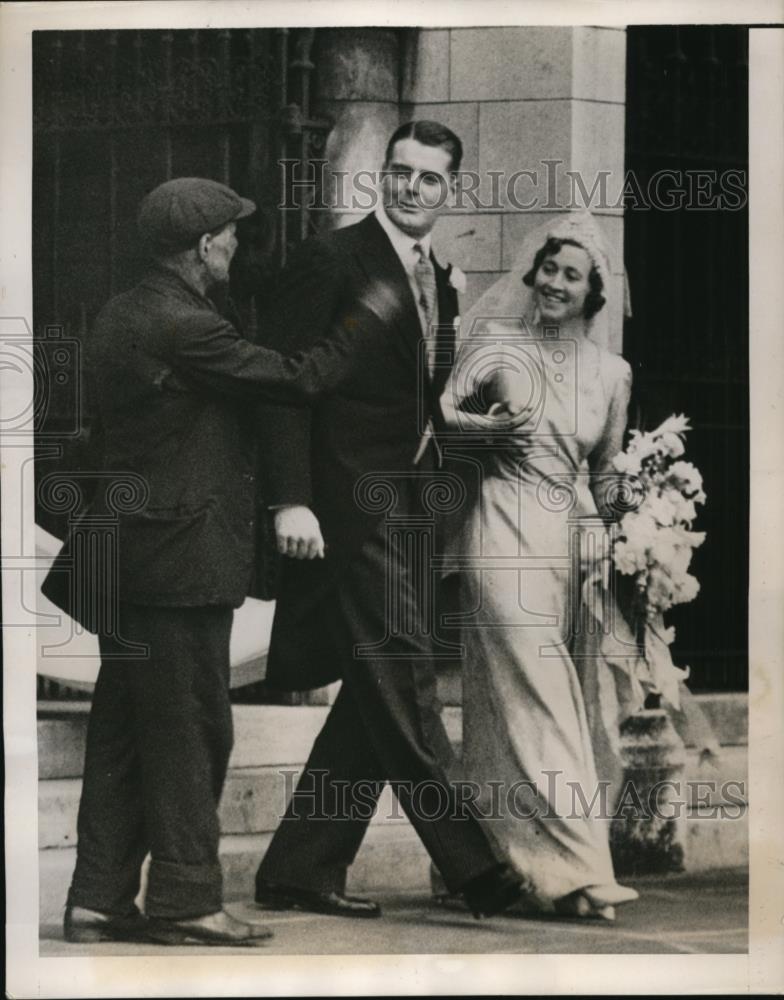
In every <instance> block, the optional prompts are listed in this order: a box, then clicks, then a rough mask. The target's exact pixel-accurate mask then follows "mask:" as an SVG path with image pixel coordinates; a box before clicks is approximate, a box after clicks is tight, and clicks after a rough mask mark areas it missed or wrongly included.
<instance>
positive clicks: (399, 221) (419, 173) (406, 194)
mask: <svg viewBox="0 0 784 1000" xmlns="http://www.w3.org/2000/svg"><path fill="white" fill-rule="evenodd" d="M451 162H452V157H451V156H450V154H449V153H448V152H447V150H446V149H444V148H443V147H442V146H425V145H424V144H423V143H421V142H419V141H418V140H417V139H399V140H398V141H397V142H396V143H395V145H394V146H393V147H392V156H391V158H390V160H389V162H388V163H386V164H385V165H384V176H383V179H382V182H381V193H382V196H383V199H384V210H385V211H386V213H387V216H388V217H389V218H390V219H391V220H392V222H394V224H395V225H396V226H397V227H398V229H402V230H403V232H404V233H408V235H409V236H414V237H421V236H425V235H426V234H427V233H429V232H430V230H431V229H432V228H433V226H434V225H435V223H436V219H437V218H438V216H439V215H441V214H442V212H444V211H445V210H446V209H447V208H448V207H449V205H450V203H451V197H452V194H453V192H454V181H453V179H452V178H451V177H450V176H449V168H450V166H451Z"/></svg>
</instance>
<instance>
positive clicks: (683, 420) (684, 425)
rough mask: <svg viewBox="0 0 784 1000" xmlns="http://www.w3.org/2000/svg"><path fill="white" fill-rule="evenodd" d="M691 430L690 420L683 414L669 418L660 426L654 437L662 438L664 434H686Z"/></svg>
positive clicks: (654, 432)
mask: <svg viewBox="0 0 784 1000" xmlns="http://www.w3.org/2000/svg"><path fill="white" fill-rule="evenodd" d="M690 430H691V426H690V425H689V418H688V417H686V416H684V415H683V414H682V413H681V414H678V415H676V414H673V415H672V416H671V417H667V419H666V420H665V421H664V423H661V424H659V426H658V427H657V428H656V430H655V431H653V432H652V434H653V436H654V437H660V436H661V435H662V434H685V433H686V431H690Z"/></svg>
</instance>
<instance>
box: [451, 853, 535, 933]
mask: <svg viewBox="0 0 784 1000" xmlns="http://www.w3.org/2000/svg"><path fill="white" fill-rule="evenodd" d="M461 891H462V893H463V898H464V899H465V901H466V903H467V904H468V908H469V910H470V911H471V912H472V913H473V915H474V916H475V917H476V918H477V920H480V919H481V918H482V917H492V916H495V915H496V914H497V913H501V912H503V911H504V910H507V909H509V907H510V906H513V905H514V904H515V903H518V902H520V900H521V899H523V897H524V895H525V886H524V884H523V882H522V880H521V879H520V877H519V876H518V875H515V874H514V872H513V871H512V870H511V869H510V868H509V867H508V866H507V865H504V864H500V865H498V866H497V867H496V868H491V869H490V871H488V872H485V873H484V874H482V875H478V876H477V877H476V878H472V879H471V881H470V882H468V883H467V884H466V885H464V886H463V888H462V890H461Z"/></svg>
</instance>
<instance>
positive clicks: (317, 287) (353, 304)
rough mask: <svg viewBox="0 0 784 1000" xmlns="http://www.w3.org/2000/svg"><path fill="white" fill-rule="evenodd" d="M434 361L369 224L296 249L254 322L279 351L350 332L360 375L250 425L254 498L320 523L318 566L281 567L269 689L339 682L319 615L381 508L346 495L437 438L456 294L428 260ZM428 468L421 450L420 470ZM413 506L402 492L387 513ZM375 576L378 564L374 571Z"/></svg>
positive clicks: (391, 258)
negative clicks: (256, 469) (260, 495)
mask: <svg viewBox="0 0 784 1000" xmlns="http://www.w3.org/2000/svg"><path fill="white" fill-rule="evenodd" d="M433 262H434V265H435V273H436V287H437V301H438V314H439V329H438V333H437V345H438V348H439V357H440V358H441V359H443V361H444V362H445V363H444V364H437V365H436V367H435V373H434V375H433V376H432V377H431V376H430V374H429V372H428V370H427V366H426V365H425V364H423V362H422V361H421V359H422V358H423V354H422V342H423V338H422V327H421V323H420V319H419V313H418V310H417V307H416V303H415V301H414V297H413V294H412V292H411V287H410V285H409V282H408V278H407V276H406V273H405V271H404V269H403V266H402V264H401V262H400V259H399V257H398V256H397V253H396V252H395V250H394V248H393V246H392V244H391V243H390V241H389V239H388V237H387V235H386V233H385V232H384V230H383V228H382V227H381V225H380V224H379V223H378V221H377V219H376V218H375V217H374V216H373V215H370V216H367V217H366V218H364V219H363V220H362V221H361V222H359V223H356V224H355V225H352V226H348V227H346V228H344V229H338V230H334V231H332V232H330V233H327V234H323V235H320V236H318V237H315V238H313V239H310V240H308V241H306V242H305V243H304V244H303V245H302V247H301V248H300V250H299V252H298V254H297V256H296V258H295V259H294V260H293V261H292V262H291V264H290V265H289V266H288V267H287V268H286V270H285V271H284V273H283V275H282V278H281V281H280V284H279V287H278V289H277V294H276V295H275V297H274V301H271V303H270V307H269V308H268V309H267V310H266V312H265V313H264V314H263V315H262V317H261V321H260V323H259V327H260V329H261V330H262V331H263V335H264V337H265V343H266V344H267V345H268V346H270V347H275V348H277V349H278V350H281V351H283V352H284V353H288V352H293V351H296V350H301V349H303V348H306V347H307V346H308V345H309V344H310V343H312V342H313V341H314V340H315V339H318V338H319V337H321V336H322V335H323V334H324V333H325V332H326V331H327V330H328V329H329V328H330V326H331V325H333V324H335V323H338V324H339V325H340V326H344V327H345V326H348V327H349V328H351V327H354V334H355V336H356V340H357V341H358V342H360V343H363V345H364V347H365V348H366V349H365V350H363V363H362V368H361V370H358V369H356V368H355V374H354V376H353V377H352V378H351V379H350V380H348V381H347V382H345V383H344V384H343V385H342V386H341V388H340V390H339V391H338V392H337V393H336V394H334V395H332V396H330V397H329V398H325V399H322V400H320V401H319V402H318V403H317V405H316V406H315V407H314V408H313V409H312V410H302V409H300V410H297V409H294V408H286V407H278V406H274V407H265V410H264V413H263V417H262V419H261V421H260V429H259V432H260V436H261V440H262V444H263V454H264V466H265V475H264V483H265V485H264V491H265V499H266V502H267V503H268V504H269V505H270V506H279V505H284V504H303V505H305V506H308V507H310V508H311V509H312V510H313V511H314V512H315V514H316V516H317V517H318V519H319V522H320V525H321V530H322V533H323V535H324V540H325V542H326V545H327V557H326V559H325V560H313V561H300V560H295V559H291V558H284V559H283V560H282V573H281V577H280V581H279V587H278V595H277V608H276V616H275V625H274V628H273V635H272V645H271V649H270V654H269V660H268V674H267V678H268V682H269V683H270V684H272V685H273V686H278V687H282V688H285V689H291V690H296V689H304V688H309V687H314V686H318V685H321V684H325V683H328V682H329V681H331V680H334V679H336V678H337V677H338V676H339V665H338V664H336V663H335V662H334V655H335V654H334V651H332V652H331V653H330V647H329V646H328V644H327V642H326V638H325V636H324V635H323V633H322V631H321V630H320V629H319V628H318V627H317V617H314V614H315V613H316V612H317V609H318V608H319V606H320V604H321V603H322V602H323V599H324V596H325V594H326V593H327V592H328V591H329V588H330V587H331V586H332V585H333V583H334V580H335V577H336V574H338V573H341V572H343V571H345V568H346V566H347V565H349V564H350V562H351V559H352V557H353V556H355V555H356V553H357V551H358V549H361V547H362V546H363V544H365V543H366V541H367V540H368V539H369V538H371V537H372V536H374V534H376V533H377V532H378V531H379V530H383V527H382V522H383V519H384V516H385V512H384V511H383V510H368V509H367V508H368V506H369V505H368V504H367V503H363V502H361V501H359V500H358V498H357V496H356V495H355V488H356V487H357V485H358V484H359V483H360V481H361V480H362V479H363V477H365V476H367V475H368V474H383V473H392V474H395V473H398V474H399V473H401V472H402V473H405V472H414V464H413V463H414V457H415V455H416V453H417V449H418V447H419V444H420V440H421V435H422V431H423V426H424V425H425V424H426V423H427V420H428V419H430V420H432V422H433V425H434V427H435V429H436V431H438V429H439V426H440V425H441V424H442V418H441V414H440V410H439V407H438V399H439V397H440V396H441V394H442V392H443V389H444V386H445V383H446V379H447V377H448V371H449V359H450V356H451V352H452V350H453V349H454V340H455V329H454V322H455V317H456V316H457V312H458V302H457V293H456V291H455V290H454V288H452V287H451V286H450V284H449V282H448V271H447V270H446V269H445V268H442V267H441V266H440V265H439V264H438V263H437V262H436V261H435V260H434V261H433ZM418 468H419V469H420V470H423V471H424V470H426V469H427V468H430V469H431V470H432V469H433V455H432V451H431V450H430V449H428V451H427V452H426V453H425V457H424V459H423V460H422V461H421V462H420V465H419V466H418ZM412 502H414V500H413V496H410V495H409V492H408V490H407V489H406V487H405V485H404V486H403V487H402V488H401V489H400V490H399V503H398V506H397V507H396V511H395V512H396V514H398V515H402V516H405V515H406V513H407V507H408V506H409V505H410V504H411V503H412ZM379 572H381V573H383V567H379Z"/></svg>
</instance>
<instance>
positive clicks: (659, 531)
mask: <svg viewBox="0 0 784 1000" xmlns="http://www.w3.org/2000/svg"><path fill="white" fill-rule="evenodd" d="M689 429H690V428H689V422H688V420H687V419H686V418H685V417H684V416H672V417H669V418H668V419H667V420H665V421H664V423H663V424H662V425H661V426H660V427H657V428H656V430H654V431H649V432H648V433H642V432H640V431H633V432H632V436H631V441H630V442H629V446H628V447H627V448H626V450H625V451H623V452H620V453H619V454H618V455H616V456H615V458H614V459H613V465H614V467H615V469H616V471H617V472H620V473H622V474H623V476H624V477H625V478H624V481H623V483H622V488H623V489H622V492H623V495H624V498H625V500H626V501H627V503H626V508H627V509H626V512H625V513H624V514H623V516H622V517H621V518H620V521H619V522H618V524H617V525H615V527H614V540H613V545H612V564H613V566H614V567H615V569H616V571H617V576H616V587H615V594H616V599H617V606H618V610H619V611H620V614H621V617H622V619H623V621H625V622H626V625H627V627H628V628H629V630H630V635H629V639H628V640H627V641H630V642H631V643H632V644H633V645H634V646H635V647H636V650H637V654H636V666H632V665H631V663H630V661H629V660H628V658H626V667H625V670H626V672H627V680H628V683H629V685H630V688H629V691H630V693H629V694H628V697H627V704H632V703H634V701H635V699H637V698H639V697H640V696H641V695H644V694H645V693H648V694H656V695H660V696H663V697H664V698H665V699H666V700H667V701H668V702H669V703H670V704H671V705H673V706H674V707H675V708H678V707H679V703H680V699H679V684H680V682H681V681H683V680H685V679H686V678H687V677H688V674H689V671H688V668H686V669H685V670H684V669H681V668H679V667H676V666H675V665H674V664H673V662H672V657H671V656H670V651H669V646H670V645H671V643H672V642H673V640H674V638H675V629H674V628H665V627H664V621H663V614H664V612H665V611H667V610H668V609H669V608H671V607H672V606H673V605H674V604H683V603H685V602H687V601H691V600H693V599H694V598H695V597H696V596H697V593H698V592H699V583H698V582H697V580H696V578H695V577H694V576H693V575H692V574H690V573H689V572H688V569H689V563H690V562H691V557H692V553H693V551H694V549H695V548H697V546H699V545H701V544H702V542H703V541H704V539H705V533H704V532H697V531H692V523H693V521H694V519H695V517H696V516H697V504H702V503H704V502H705V493H704V491H703V488H702V476H701V475H700V473H699V471H698V470H697V469H696V468H695V467H694V465H692V464H691V463H690V462H686V461H684V460H683V459H682V458H681V456H682V455H683V453H684V450H685V449H684V444H683V438H684V435H685V433H686V431H688V430H689ZM629 500H631V502H628V501H629ZM624 580H626V581H628V586H625V585H624V583H623V581H624ZM592 586H593V587H595V586H597V576H596V574H594V576H593V577H592V578H589V580H588V581H587V587H592ZM594 614H596V613H595V612H594ZM600 617H603V616H602V615H601V614H600ZM616 625H617V626H620V622H618V619H617V618H616ZM605 657H606V659H607V661H608V662H609V663H611V664H612V665H613V666H615V667H618V668H620V667H621V664H622V663H623V662H624V659H625V658H624V657H623V656H622V655H621V653H620V648H616V649H613V648H612V647H611V645H610V643H609V639H607V640H605ZM635 692H636V693H635Z"/></svg>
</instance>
